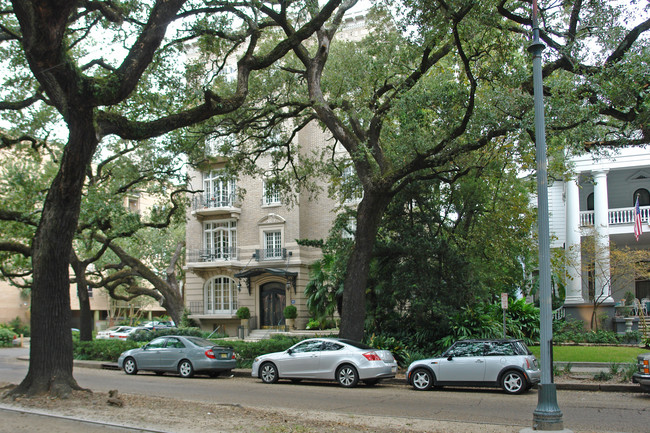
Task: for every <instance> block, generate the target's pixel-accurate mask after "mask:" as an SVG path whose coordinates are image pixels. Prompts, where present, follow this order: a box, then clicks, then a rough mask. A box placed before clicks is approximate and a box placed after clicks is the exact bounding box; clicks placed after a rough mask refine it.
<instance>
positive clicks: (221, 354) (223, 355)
mask: <svg viewBox="0 0 650 433" xmlns="http://www.w3.org/2000/svg"><path fill="white" fill-rule="evenodd" d="M219 358H223V359H226V358H228V354H227V353H220V354H219Z"/></svg>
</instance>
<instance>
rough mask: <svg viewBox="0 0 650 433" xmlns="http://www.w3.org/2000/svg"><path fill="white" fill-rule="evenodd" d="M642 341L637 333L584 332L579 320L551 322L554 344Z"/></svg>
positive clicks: (600, 330)
mask: <svg viewBox="0 0 650 433" xmlns="http://www.w3.org/2000/svg"><path fill="white" fill-rule="evenodd" d="M641 340H642V336H641V333H639V332H638V331H632V332H627V333H625V334H623V335H619V334H617V333H616V332H614V331H607V330H603V329H598V330H595V331H593V330H586V329H585V328H584V323H583V322H582V321H581V320H555V321H554V322H553V341H554V342H555V343H598V344H637V343H638V342H640V341H641Z"/></svg>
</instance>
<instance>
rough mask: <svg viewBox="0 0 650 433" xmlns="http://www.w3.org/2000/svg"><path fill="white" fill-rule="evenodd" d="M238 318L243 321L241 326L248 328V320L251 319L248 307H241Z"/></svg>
mask: <svg viewBox="0 0 650 433" xmlns="http://www.w3.org/2000/svg"><path fill="white" fill-rule="evenodd" d="M237 317H239V319H240V320H241V326H243V327H244V328H248V319H250V318H251V310H249V309H248V307H239V309H238V310H237Z"/></svg>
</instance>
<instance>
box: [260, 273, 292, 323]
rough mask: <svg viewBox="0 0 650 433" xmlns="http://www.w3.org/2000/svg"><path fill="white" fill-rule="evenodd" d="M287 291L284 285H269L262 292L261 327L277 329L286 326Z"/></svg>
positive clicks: (265, 285)
mask: <svg viewBox="0 0 650 433" xmlns="http://www.w3.org/2000/svg"><path fill="white" fill-rule="evenodd" d="M286 299H287V295H286V289H285V286H284V284H282V283H268V284H264V285H263V286H262V290H261V291H260V307H261V308H260V326H261V327H262V328H271V327H273V328H275V327H277V326H281V325H284V315H283V314H282V312H283V311H284V307H285V306H286Z"/></svg>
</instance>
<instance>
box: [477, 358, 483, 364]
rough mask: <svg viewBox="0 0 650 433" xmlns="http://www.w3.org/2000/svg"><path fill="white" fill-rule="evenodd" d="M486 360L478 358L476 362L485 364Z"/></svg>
mask: <svg viewBox="0 0 650 433" xmlns="http://www.w3.org/2000/svg"><path fill="white" fill-rule="evenodd" d="M484 362H485V361H483V360H482V359H477V360H476V363H477V364H483V363H484Z"/></svg>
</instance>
